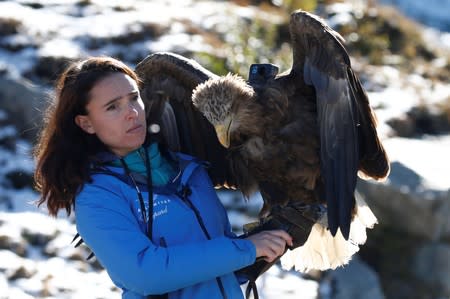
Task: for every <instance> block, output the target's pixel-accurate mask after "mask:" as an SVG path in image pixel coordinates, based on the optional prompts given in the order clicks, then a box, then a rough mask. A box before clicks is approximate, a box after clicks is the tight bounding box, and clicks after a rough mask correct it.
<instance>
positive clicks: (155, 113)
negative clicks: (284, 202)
mask: <svg viewBox="0 0 450 299" xmlns="http://www.w3.org/2000/svg"><path fill="white" fill-rule="evenodd" d="M136 73H137V74H138V76H139V78H140V79H141V80H142V82H141V83H142V84H141V85H142V88H141V95H142V98H143V100H144V102H145V104H146V109H147V120H148V124H149V125H151V124H157V125H159V127H160V128H161V129H160V132H159V133H158V134H156V136H154V138H156V139H157V140H158V141H160V142H163V143H165V144H166V145H167V146H168V147H169V149H171V150H173V151H180V152H183V153H187V154H190V155H193V156H195V157H198V158H199V159H202V160H205V161H208V162H209V163H210V168H209V174H210V176H211V179H212V181H213V183H214V185H215V186H224V185H229V186H234V182H235V180H234V179H233V176H232V174H231V170H230V166H229V163H228V160H227V157H226V153H227V152H226V149H225V148H224V147H223V146H222V145H221V144H220V143H219V141H218V139H217V136H216V133H215V131H214V128H213V126H212V125H211V124H210V123H209V122H208V121H207V120H206V118H205V117H204V116H203V115H202V114H201V113H200V112H199V111H198V110H197V109H196V108H195V107H194V105H193V104H192V99H191V98H192V91H193V90H194V88H195V87H196V86H197V85H198V84H200V83H202V82H204V81H206V80H208V79H210V78H215V77H217V76H216V75H215V74H213V73H211V72H210V71H208V70H207V69H205V68H204V67H202V66H201V65H200V64H199V63H197V62H195V61H194V60H191V59H187V58H185V57H183V56H180V55H177V54H174V53H169V52H159V53H154V54H151V55H149V56H147V57H146V58H145V59H144V60H142V61H141V62H140V63H139V64H138V65H137V66H136Z"/></svg>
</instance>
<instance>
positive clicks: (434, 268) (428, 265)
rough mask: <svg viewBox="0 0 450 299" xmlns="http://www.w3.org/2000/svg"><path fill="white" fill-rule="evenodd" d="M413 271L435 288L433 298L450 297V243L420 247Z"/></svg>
mask: <svg viewBox="0 0 450 299" xmlns="http://www.w3.org/2000/svg"><path fill="white" fill-rule="evenodd" d="M412 267H413V271H414V274H415V275H416V277H417V278H418V279H420V280H421V281H423V282H425V283H426V284H427V285H428V286H429V288H430V290H433V293H434V295H435V297H433V298H439V297H438V296H440V297H441V298H444V297H445V298H449V297H450V245H449V244H444V243H432V244H425V245H423V246H422V247H420V248H419V249H418V250H417V252H416V255H415V257H414V260H413V265H412Z"/></svg>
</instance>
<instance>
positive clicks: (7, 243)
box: [0, 234, 28, 257]
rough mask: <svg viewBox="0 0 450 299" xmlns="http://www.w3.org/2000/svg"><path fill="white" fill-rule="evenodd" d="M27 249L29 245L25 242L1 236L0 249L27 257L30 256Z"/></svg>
mask: <svg viewBox="0 0 450 299" xmlns="http://www.w3.org/2000/svg"><path fill="white" fill-rule="evenodd" d="M27 248H28V244H27V243H26V242H25V241H22V240H20V239H19V240H18V239H17V238H13V237H12V236H8V235H3V234H1V235H0V249H6V250H9V251H11V252H14V253H15V254H17V255H18V256H21V257H25V256H27V254H28V249H27Z"/></svg>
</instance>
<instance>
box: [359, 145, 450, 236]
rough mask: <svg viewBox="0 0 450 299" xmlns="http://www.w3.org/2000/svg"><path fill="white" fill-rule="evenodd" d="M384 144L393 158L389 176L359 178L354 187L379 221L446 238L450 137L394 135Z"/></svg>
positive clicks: (448, 231) (449, 209) (449, 233)
mask: <svg viewBox="0 0 450 299" xmlns="http://www.w3.org/2000/svg"><path fill="white" fill-rule="evenodd" d="M435 143H436V144H435ZM438 144H439V146H440V147H439V146H437V145H438ZM385 145H386V149H387V152H388V155H389V156H390V158H391V161H392V163H391V173H390V175H389V178H388V180H387V181H386V182H384V183H376V182H374V181H363V180H360V181H359V182H358V188H357V189H358V191H359V192H360V193H361V194H362V195H363V197H364V198H365V200H366V201H367V203H368V205H369V206H370V207H371V209H372V210H373V212H374V213H375V215H376V216H377V218H378V221H379V223H382V224H383V225H386V226H392V227H394V228H395V229H396V230H398V231H404V232H406V233H408V234H411V235H415V236H418V237H421V238H425V239H427V240H434V241H436V240H441V239H449V238H450V218H449V217H448V215H449V214H450V191H449V190H450V181H449V180H448V174H447V171H448V169H447V167H448V165H445V162H444V161H445V154H444V153H445V152H447V153H448V152H450V138H448V137H446V138H442V139H437V140H434V139H433V140H412V139H411V140H408V139H402V138H394V139H392V140H390V141H389V142H386V143H385ZM411 149H414V150H411ZM437 149H439V151H437ZM443 157H444V158H443ZM442 159H444V160H442ZM424 161H426V162H425V163H424ZM419 173H420V174H419Z"/></svg>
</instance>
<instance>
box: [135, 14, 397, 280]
mask: <svg viewBox="0 0 450 299" xmlns="http://www.w3.org/2000/svg"><path fill="white" fill-rule="evenodd" d="M289 30H290V34H291V47H292V53H293V59H292V61H293V62H292V67H291V69H290V70H288V71H285V72H283V73H281V74H278V68H277V67H276V66H274V65H272V64H254V65H252V66H251V68H250V75H249V80H245V79H243V78H242V77H240V76H238V75H235V74H228V75H225V76H218V75H216V74H214V73H212V72H210V71H209V70H207V69H206V68H204V67H203V66H201V65H200V64H199V63H198V62H196V61H194V60H192V59H188V58H186V57H183V56H181V55H177V54H174V53H169V52H159V53H154V54H151V55H149V56H147V57H146V58H145V59H144V60H143V61H141V62H140V63H139V64H138V65H137V66H136V72H137V74H138V75H139V77H140V78H141V80H142V83H143V84H142V88H141V96H142V98H143V100H144V102H145V104H146V106H147V118H148V120H149V123H150V125H149V131H150V132H151V133H153V135H154V138H156V139H159V141H160V142H163V143H165V144H166V145H167V146H168V147H169V149H171V150H174V151H181V152H185V153H188V154H191V155H194V156H196V157H198V158H199V159H202V160H205V161H208V162H209V165H210V167H209V174H210V176H211V179H212V181H213V183H214V184H215V186H217V187H227V188H236V189H238V190H240V191H241V192H242V194H243V195H244V196H245V197H246V198H248V197H250V196H251V195H252V194H254V193H255V192H260V194H261V196H262V198H263V201H264V205H263V207H262V209H261V212H260V217H261V219H264V218H265V217H268V216H269V215H270V214H271V211H273V210H274V209H275V208H278V209H279V208H281V209H282V208H283V207H286V206H289V205H295V204H297V203H298V204H301V205H315V204H320V205H322V206H324V207H326V213H325V214H324V216H323V217H321V218H320V219H317V221H316V223H315V224H314V226H313V227H312V229H311V232H310V233H309V236H308V239H307V241H306V243H304V244H303V245H302V246H300V247H298V248H295V249H293V250H288V252H286V254H285V255H284V256H283V257H282V264H283V266H284V267H285V268H291V267H293V266H295V269H296V270H298V271H306V270H310V269H319V270H325V269H334V268H336V267H338V266H341V265H343V264H346V263H347V262H348V261H349V260H350V258H351V256H352V255H353V254H354V253H355V252H357V251H358V249H359V245H361V244H364V243H365V241H366V228H372V226H373V225H374V224H375V223H376V222H377V219H376V217H375V216H374V214H373V213H372V212H371V210H370V208H369V207H368V206H367V204H366V203H365V202H364V201H363V200H362V198H360V197H355V188H356V184H357V178H358V175H359V176H360V177H362V178H364V179H367V178H372V179H375V180H382V179H385V178H386V177H387V176H388V174H389V160H388V157H387V154H386V151H385V150H384V148H383V145H382V142H381V140H380V138H379V137H378V134H377V130H376V117H375V115H374V112H373V111H372V109H371V107H370V104H369V99H368V96H367V94H366V92H365V90H364V88H363V86H362V84H361V82H360V80H359V79H358V77H357V75H356V74H355V72H354V71H353V70H352V67H351V63H350V58H349V55H348V53H347V51H346V49H345V46H344V43H345V42H344V39H343V38H342V37H341V35H340V34H339V33H337V32H336V31H334V30H333V29H331V28H330V27H329V26H328V25H327V24H326V23H325V21H323V20H322V19H321V18H319V17H318V16H316V15H314V14H311V13H308V12H305V11H302V10H297V11H294V12H293V13H292V14H291V18H290V23H289Z"/></svg>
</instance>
